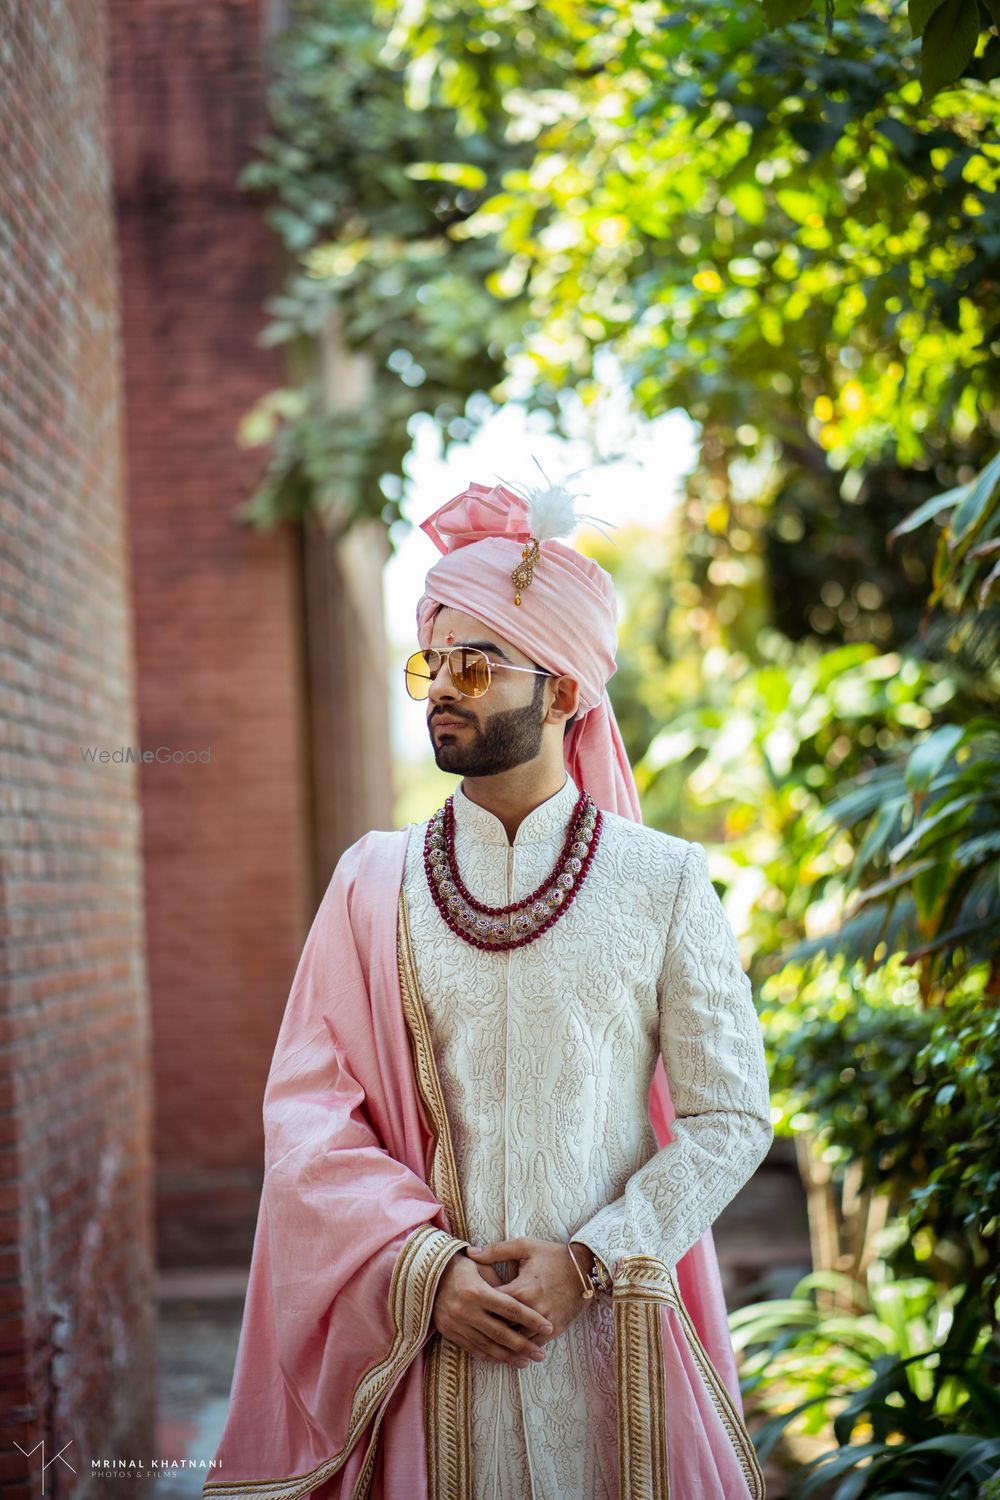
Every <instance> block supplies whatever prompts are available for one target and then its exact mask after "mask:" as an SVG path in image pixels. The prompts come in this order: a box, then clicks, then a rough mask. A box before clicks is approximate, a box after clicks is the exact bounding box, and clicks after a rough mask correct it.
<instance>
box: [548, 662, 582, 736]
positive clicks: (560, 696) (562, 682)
mask: <svg viewBox="0 0 1000 1500" xmlns="http://www.w3.org/2000/svg"><path fill="white" fill-rule="evenodd" d="M549 687H551V688H552V690H553V691H552V701H551V702H550V704H549V707H548V712H547V713H546V715H545V723H546V724H565V723H566V720H567V719H571V718H572V717H573V715H574V714H575V713H576V711H577V709H578V708H579V706H580V684H579V682H578V681H577V679H576V678H575V677H570V676H569V675H568V674H567V673H563V675H562V676H561V677H550V678H549Z"/></svg>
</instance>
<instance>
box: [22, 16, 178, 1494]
mask: <svg viewBox="0 0 1000 1500" xmlns="http://www.w3.org/2000/svg"><path fill="white" fill-rule="evenodd" d="M106 46H107V37H106V30H105V16H104V9H103V5H102V4H101V0H76V3H75V4H74V5H72V6H66V5H65V4H63V3H60V0H2V3H0V597H2V606H0V619H2V625H0V629H2V638H0V818H2V833H0V933H2V942H0V952H2V954H3V957H2V959H0V964H2V969H0V985H2V993H0V1382H2V1393H0V1406H2V1411H3V1420H2V1422H0V1426H2V1428H3V1436H2V1439H0V1490H2V1492H3V1494H4V1495H5V1496H9V1497H20V1496H22V1495H23V1496H24V1497H25V1500H27V1497H28V1496H29V1495H32V1496H36V1495H38V1494H39V1493H40V1485H41V1472H42V1470H41V1465H42V1450H41V1449H37V1451H35V1452H33V1453H32V1455H31V1456H30V1457H27V1456H25V1454H24V1453H21V1452H19V1451H18V1447H17V1446H15V1445H20V1448H22V1449H26V1450H28V1451H29V1452H31V1450H33V1449H36V1445H38V1444H40V1443H42V1442H44V1444H45V1449H44V1458H45V1462H46V1463H48V1464H49V1467H48V1468H47V1470H46V1474H45V1485H44V1490H45V1495H46V1500H53V1497H56V1500H58V1497H60V1496H66V1495H69V1494H70V1492H71V1491H72V1492H73V1494H74V1495H82V1494H85V1493H89V1492H90V1489H91V1486H90V1484H89V1482H88V1477H89V1473H90V1461H91V1457H92V1456H93V1455H97V1454H103V1455H107V1456H109V1457H111V1456H119V1457H129V1456H134V1455H137V1454H148V1452H149V1451H150V1448H151V1442H152V1403H153V1396H154V1391H153V1364H154V1352H155V1347H154V1330H153V1323H152V1318H153V1310H152V1302H151V1291H152V1259H153V1250H152V1234H151V1191H150V1188H151V1184H150V1126H151V1121H150V1111H149V1089H148V1081H149V1040H150V1038H149V1026H148V1015H147V994H146V974H145V967H144V961H143V903H142V866H141V829H140V814H139V802H138V782H137V775H136V768H135V766H134V765H130V764H127V763H115V762H114V761H112V760H110V759H109V760H107V761H106V762H104V763H101V762H100V761H88V760H87V759H85V758H84V754H83V753H82V751H81V747H88V748H93V749H95V750H97V751H100V750H105V751H108V752H110V751H113V750H114V749H116V748H117V747H119V746H122V745H127V744H129V743H132V742H134V739H135V705H134V689H133V680H134V665H133V641H132V626H131V619H130V597H129V593H130V591H129V579H128V563H127V552H126V524H125V516H124V508H123V507H124V502H123V472H122V454H121V439H120V376H119V364H118V342H119V314H118V306H117V281H116V251H115V243H114V226H113V217H112V213H113V204H112V197H111V178H110V166H109V151H108V128H107V118H106V97H105V62H106ZM60 1449H62V1450H63V1453H62V1456H61V1457H59V1458H57V1459H56V1458H55V1455H56V1454H57V1452H58V1451H59V1450H60ZM53 1460H54V1461H53ZM70 1465H72V1468H71V1467H70ZM74 1470H75V1473H74Z"/></svg>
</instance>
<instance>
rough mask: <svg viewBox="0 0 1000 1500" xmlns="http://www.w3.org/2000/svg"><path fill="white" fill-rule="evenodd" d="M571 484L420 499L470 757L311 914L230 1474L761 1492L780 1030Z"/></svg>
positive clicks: (226, 1487) (432, 592) (270, 1151)
mask: <svg viewBox="0 0 1000 1500" xmlns="http://www.w3.org/2000/svg"><path fill="white" fill-rule="evenodd" d="M566 498H567V497H566V496H565V494H562V493H560V492H558V491H556V492H555V493H554V494H553V493H549V494H548V495H545V494H536V495H534V496H531V497H527V498H526V497H523V496H517V495H515V494H514V493H512V492H511V491H510V490H509V489H505V488H504V487H502V486H498V487H496V488H494V489H492V490H490V489H487V488H486V487H484V486H478V485H472V486H470V487H469V489H468V490H467V491H465V492H463V494H462V495H460V496H457V497H456V498H455V499H454V500H453V501H450V502H448V504H447V505H445V506H443V507H442V508H441V509H440V510H439V511H437V512H436V513H435V515H434V516H432V517H431V518H430V519H429V520H428V521H427V522H425V523H424V528H423V529H424V530H425V531H426V532H427V534H428V535H429V536H430V537H431V538H432V540H434V542H435V544H436V545H437V546H438V548H439V550H440V551H441V552H442V553H443V557H442V559H441V560H440V561H439V562H438V563H437V564H436V565H435V567H434V568H432V569H431V570H430V572H429V573H428V575H427V580H426V585H425V593H424V596H423V598H422V599H421V600H420V603H419V604H418V608H417V625H418V643H419V647H420V649H419V651H417V652H415V653H414V654H413V656H412V657H411V658H410V660H409V661H408V663H407V685H408V687H409V690H410V692H411V695H412V696H414V697H416V698H417V699H421V700H426V705H427V707H426V713H427V721H428V731H429V733H430V736H431V739H432V744H433V746H434V754H435V758H436V760H437V764H438V766H439V767H440V768H441V769H442V770H446V771H449V772H452V773H455V774H461V776H462V780H461V781H460V782H459V783H458V784H457V785H456V786H455V788H454V790H453V792H452V794H451V796H450V797H449V798H447V800H446V801H445V803H444V806H443V807H442V808H440V809H439V810H438V812H437V813H436V814H435V815H434V816H433V817H432V818H430V819H428V820H427V821H426V822H424V823H422V824H419V825H411V826H410V827H409V828H407V829H403V830H401V831H400V832H399V833H371V834H368V835H366V836H365V838H363V839H361V840H359V841H358V843H357V844H355V845H353V846H352V848H351V849H350V850H348V851H347V852H346V853H345V855H344V856H343V857H342V858H341V860H340V862H339V863H338V867H337V870H336V872H335V874H334V877H333V879H332V881H331V883H330V887H329V889H328V891H327V894H326V896H325V897H324V900H323V903H322V905H321V908H320V911H319V912H318V914H317V917H316V920H315V922H314V924H313V928H312V930H311V931H310V934H309V938H308V939H307V943H306V947H305V949H304V951H303V956H302V959H301V960H300V964H299V967H298V969H297V971H296V976H295V980H294V981H293V986H292V993H291V995H290V998H289V1003H288V1007H287V1008H286V1012H285V1017H284V1019H283V1022H282V1028H281V1032H280V1033H279V1037H278V1043H277V1046H276V1049H275V1056H274V1060H273V1062H272V1067H271V1071H270V1073H269V1077H268V1084H267V1089H266V1091H265V1099H264V1120H265V1139H266V1157H265V1168H266V1170H265V1181H264V1190H263V1193H262V1199H261V1212H260V1216H259V1219H258V1227H257V1235H256V1237H255V1242H254V1253H253V1260H252V1264H251V1277H250V1285H249V1288H248V1298H247V1308H246V1311H245V1314H244V1325H243V1331H242V1334H241V1341H240V1350H239V1354H238V1358H237V1369H236V1373H235V1375H234V1382H233V1393H232V1398H231V1402H230V1411H229V1416H228V1419H227V1426H226V1431H225V1433H224V1436H223V1440H222V1443H221V1445H220V1449H219V1453H218V1456H217V1460H216V1462H217V1463H218V1464H219V1466H220V1472H219V1474H218V1477H217V1478H213V1479H212V1480H210V1481H209V1482H208V1483H207V1484H206V1486H205V1494H206V1496H213V1495H214V1496H219V1497H222V1496H226V1497H227V1500H230V1497H231V1500H236V1496H237V1495H238V1494H239V1495H243V1494H245V1493H246V1492H247V1491H248V1490H249V1489H252V1490H253V1492H254V1493H255V1495H261V1496H272V1495H273V1496H275V1497H278V1496H283V1497H286V1500H295V1497H297V1496H300V1495H305V1494H314V1495H317V1496H321V1497H323V1500H333V1497H335V1496H336V1497H340V1496H345V1497H346V1496H352V1497H353V1496H360V1495H372V1496H380V1497H385V1500H410V1497H411V1496H416V1497H419V1500H422V1497H423V1496H424V1495H427V1496H440V1497H442V1500H492V1497H494V1496H496V1497H504V1500H521V1497H522V1496H523V1497H530V1496H535V1497H543V1496H544V1497H548V1496H556V1495H558V1496H560V1497H566V1500H598V1497H601V1500H603V1497H609V1496H614V1497H617V1496H622V1497H625V1496H635V1497H638V1496H643V1497H647V1496H648V1497H653V1496H662V1497H664V1500H666V1496H667V1494H668V1490H669V1493H670V1494H671V1495H672V1496H673V1500H745V1497H746V1496H753V1497H759V1496H762V1494H763V1486H762V1481H761V1478H760V1471H759V1468H758V1466H757V1464H756V1460H755V1457H754V1454H753V1449H752V1445H751V1444H750V1442H749V1439H748V1437H747V1434H746V1430H745V1428H744V1426H743V1422H742V1416H741V1413H740V1409H739V1396H738V1387H737V1384H736V1379H735V1368H734V1363H733V1357H732V1349H731V1345H730V1344H729V1340H728V1333H727V1330H726V1323H725V1307H724V1303H723V1300H722V1296H721V1289H720V1286H719V1280H718V1272H717V1267H716V1263H715V1258H714V1251H713V1249H712V1244H711V1236H710V1233H709V1232H708V1226H709V1225H710V1224H711V1223H712V1221H713V1220H714V1219H715V1217H716V1216H717V1215H718V1213H719V1212H720V1211H721V1209H722V1208H723V1207H724V1206H725V1204H726V1203H727V1202H728V1201H729V1200H730V1199H731V1198H732V1196H733V1195H734V1194H735V1192H737V1191H738V1189H739V1188H740V1187H741V1186H742V1184H743V1183H744V1182H745V1181H746V1180H747V1178H748V1177H749V1176H750V1175H751V1173H752V1172H753V1170H754V1169H755V1167H756V1166H757V1165H758V1163H759V1162H760V1160H761V1159H762V1157H763V1155H764V1153H765V1151H766V1150H767V1146H768V1143H769V1141H770V1135H771V1127H770V1123H769V1110H768V1096H767V1080H766V1075H765V1071H764V1062H763V1050H762V1047H761V1041H760V1034H759V1028H758V1025H757V1020H756V1015H755V1012H754V1009H753V1005H752V1001H751V997H750V987H749V983H748V981H747V979H746V976H745V975H744V974H743V971H742V969H741V966H740V963H739V958H738V954H737V950H736V944H735V940H734V938H733V934H732V931H731V929H730V927H729V925H728V922H727V920H726V918H725V915H724V913H723V911H722V907H721V904H720V902H719V899H718V896H717V895H716V893H715V890H714V887H713V886H712V884H711V881H710V879H709V876H708V868H707V861H706V858H705V854H704V850H703V849H702V848H701V846H700V845H698V844H690V843H687V842H685V841H684V840H682V839H678V838H674V837H672V836H671V835H667V834H663V833H659V832H657V831H656V830H653V829H648V828H645V827H644V826H643V825H642V823H641V822H640V821H639V809H638V798H637V794H636V789H635V783H634V780H633V778H632V774H631V769H630V767H629V765H628V761H627V758H626V756H625V753H624V748H623V746H622V742H621V737H620V734H619V732H618V727H617V724H616V722H615V719H614V714H613V711H612V709H611V704H610V700H609V698H608V695H607V691H606V683H607V680H608V679H609V678H610V676H611V675H612V674H613V672H614V671H615V669H616V668H615V659H614V656H615V646H616V629H615V626H616V619H617V604H616V600H615V595H614V590H613V587H612V584H611V580H610V577H609V575H608V574H607V573H606V572H605V571H604V570H603V569H601V568H600V567H599V566H598V565H597V564H596V563H595V562H593V561H592V560H591V559H589V558H587V557H585V556H584V555H583V554H581V553H579V552H577V551H576V550H575V549H573V548H572V547H570V546H568V545H566V544H565V543H563V542H561V541H559V540H558V539H557V534H558V533H560V532H564V531H565V530H566V529H567V522H568V521H569V522H572V521H573V519H574V518H573V514H572V505H571V504H570V505H569V506H567V503H566ZM567 730H568V732H567ZM668 1080H669V1092H668V1088H667V1083H668ZM477 1247H478V1248H477Z"/></svg>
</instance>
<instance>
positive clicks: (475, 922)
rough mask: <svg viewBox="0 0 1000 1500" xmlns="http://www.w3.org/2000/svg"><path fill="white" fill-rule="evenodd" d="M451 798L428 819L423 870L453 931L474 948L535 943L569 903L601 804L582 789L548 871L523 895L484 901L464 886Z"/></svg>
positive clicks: (594, 842)
mask: <svg viewBox="0 0 1000 1500" xmlns="http://www.w3.org/2000/svg"><path fill="white" fill-rule="evenodd" d="M453 802H454V798H453V797H449V798H448V799H447V800H446V802H445V804H444V806H443V807H440V808H438V810H437V812H436V813H435V814H434V816H433V817H432V818H431V819H430V821H429V822H428V824H427V832H426V834H425V836H424V870H425V872H426V875H427V884H428V885H429V887H430V892H431V895H432V896H433V898H434V902H435V904H436V906H437V908H438V911H439V912H440V913H441V915H442V916H443V917H444V919H445V921H446V922H447V924H448V926H449V927H450V928H451V930H452V932H454V933H457V934H458V936H459V937H460V938H462V939H464V941H465V942H467V943H471V944H472V945H473V947H475V948H484V949H488V950H490V951H491V952H500V953H507V952H509V951H510V950H511V949H512V948H522V947H524V945H525V943H533V942H534V941H535V939H536V938H538V937H541V935H542V933H543V932H546V931H548V929H549V928H550V927H551V926H552V925H553V923H554V922H557V921H558V920H559V918H560V917H561V916H562V915H563V913H564V912H565V911H567V910H568V909H569V907H570V906H571V904H572V902H573V898H574V896H575V895H576V893H577V891H578V890H579V889H580V886H581V885H582V884H583V881H584V878H585V876H586V874H587V871H588V870H589V869H590V862H591V860H592V859H593V857H594V854H595V853H596V851H597V846H598V844H599V843H600V841H601V828H602V826H603V817H602V814H601V809H600V808H599V807H598V806H597V803H596V802H595V801H594V799H593V797H592V796H591V795H590V793H589V792H588V791H586V790H584V791H582V792H581V793H580V796H579V798H578V799H577V802H576V805H575V806H574V808H573V818H572V821H571V823H570V828H569V832H568V833H567V835H566V838H565V840H564V842H563V847H562V852H561V853H560V855H559V858H558V859H557V860H556V862H555V865H554V866H553V869H552V871H551V873H550V874H549V875H548V876H547V877H546V878H545V880H543V881H542V883H541V885H540V886H538V887H537V888H536V889H535V890H533V891H532V892H531V894H530V896H525V897H524V899H523V900H521V901H512V902H511V903H510V905H509V906H486V905H485V904H484V903H483V902H481V901H477V900H476V898H475V897H474V896H473V895H471V893H470V892H469V891H468V890H467V889H466V888H465V885H464V884H463V883H462V878H461V876H460V875H459V873H458V861H457V859H456V857H455V810H454V807H453Z"/></svg>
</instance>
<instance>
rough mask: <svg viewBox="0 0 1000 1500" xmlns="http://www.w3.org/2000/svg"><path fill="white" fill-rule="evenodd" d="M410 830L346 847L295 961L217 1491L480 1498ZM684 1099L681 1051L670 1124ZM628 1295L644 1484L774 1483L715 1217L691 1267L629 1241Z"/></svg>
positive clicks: (458, 1226)
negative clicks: (447, 1320) (750, 1409)
mask: <svg viewBox="0 0 1000 1500" xmlns="http://www.w3.org/2000/svg"><path fill="white" fill-rule="evenodd" d="M408 834H409V830H407V829H403V830H401V831H398V832H373V833H369V834H367V835H365V837H364V838H362V839H359V840H358V842H357V843H356V844H354V845H352V846H351V848H350V849H348V850H347V852H346V853H345V854H344V855H343V856H342V858H341V859H340V861H339V863H338V865H337V869H336V871H335V872H334V875H333V878H332V880H331V882H330V885H329V887H328V888H327V891H326V894H325V895H324V898H323V901H322V903H321V905H320V908H319V911H318V912H317V914H316V917H315V920H314V922H313V924H312V927H311V929H310V931H309V935H308V937H307V939H306V943H305V946H304V948H303V951H302V955H301V958H300V960H299V964H298V967H297V969H296V972H295V977H294V979H293V982H292V988H291V993H290V995H289V1000H288V1004H287V1007H286V1009H285V1013H284V1017H283V1020H282V1023H281V1028H280V1030H279V1034H278V1039H277V1043H276V1046H275V1051H274V1056H273V1059H272V1063H271V1068H270V1072H269V1074H268V1079H267V1084H266V1088H265V1092H264V1103H263V1116H264V1136H265V1159H264V1168H265V1169H264V1183H263V1189H262V1193H261V1201H260V1209H259V1213H258V1218H257V1225H256V1231H255V1235H254V1242H253V1252H252V1257H251V1265H250V1277H249V1283H248V1288H247V1298H246V1305H245V1309H244V1315H243V1326H242V1330H241V1335H240V1342H239V1348H238V1352H237V1358H236V1367H235V1372H234V1376H233V1384H232V1391H231V1396H230V1403H229V1410H228V1414H227V1419H226V1424H225V1428H224V1431H223V1435H222V1438H221V1441H220V1444H219V1447H218V1450H217V1453H216V1456H215V1460H214V1466H213V1469H212V1470H211V1477H210V1478H209V1479H208V1480H207V1482H206V1484H205V1486H204V1496H205V1500H237V1497H240V1500H247V1497H259V1500H298V1497H300V1496H306V1495H310V1494H314V1495H315V1496H316V1500H362V1497H371V1500H471V1473H472V1470H471V1462H470V1432H471V1422H470V1411H469V1395H470V1381H469V1364H468V1361H469V1358H470V1356H469V1355H468V1354H467V1352H466V1351H465V1350H463V1349H460V1348H459V1347H458V1346H457V1345H455V1344H452V1343H450V1342H449V1341H446V1340H444V1339H443V1338H441V1336H440V1335H438V1334H437V1333H436V1332H435V1331H434V1330H433V1329H432V1327H431V1321H430V1319H431V1308H432V1306H433V1301H434V1296H435V1293H436V1290H437V1286H438V1282H439V1281H440V1278H441V1275H442V1273H443V1271H444V1269H445V1267H446V1265H447V1264H448V1261H449V1259H450V1258H451V1256H452V1255H453V1254H455V1253H456V1252H457V1251H458V1250H459V1249H460V1248H461V1247H462V1246H464V1245H468V1244H469V1241H468V1239H466V1238H465V1235H466V1223H465V1215H464V1210H463V1205H462V1202H461V1194H460V1191H459V1186H458V1178H457V1174H456V1170H455V1160H454V1154H453V1150H452V1144H451V1139H450V1133H449V1128H448V1121H447V1118H446V1116H445V1111H444V1105H443V1098H442V1092H441V1087H440V1081H439V1079H438V1074H437V1069H436V1065H435V1060H434V1055H433V1051H432V1048H431V1044H430V1032H429V1028H428V1022H427V1015H426V1012H425V1010H424V1006H423V1002H422V999H421V996H420V991H419V986H418V984H417V977H416V969H415V965H414V961H413V954H412V950H411V947H410V937H409V924H408V921H407V912H406V902H405V895H404V892H403V888H402V877H403V870H404V862H405V855H406V844H407V838H408ZM669 1110H670V1107H669V1095H668V1094H667V1092H666V1084H665V1080H664V1079H663V1068H662V1060H661V1062H660V1063H659V1064H658V1081H657V1080H654V1087H653V1090H652V1091H651V1097H650V1119H651V1123H652V1125H653V1128H654V1132H655V1134H656V1136H657V1139H658V1141H659V1143H660V1144H661V1145H662V1144H663V1143H664V1142H665V1141H666V1140H667V1139H668V1138H669V1136H668V1134H667V1132H668V1130H669V1117H670V1113H669ZM613 1308H614V1329H615V1357H616V1363H617V1371H616V1374H617V1388H618V1417H619V1422H618V1427H619V1453H618V1460H619V1475H620V1494H621V1500H667V1497H668V1496H669V1497H672V1500H746V1497H752V1500H761V1497H763V1493H764V1490H763V1483H762V1480H761V1475H760V1469H759V1467H758V1465H757V1462H756V1458H755V1456H754V1452H753V1447H752V1444H751V1443H750V1440H749V1437H748V1435H747V1433H746V1429H745V1427H744V1425H743V1420H742V1414H741V1409H740V1404H739V1392H738V1387H737V1385H736V1374H735V1365H734V1361H733V1354H732V1346H731V1344H730V1340H729V1335H728V1329H727V1325H726V1316H725V1304H724V1300H723V1297H722V1289H721V1285H720V1282H719V1275H718V1267H717V1264H716V1260H715V1254H714V1249H713V1247H712V1241H711V1235H710V1233H706V1234H705V1235H704V1236H703V1237H702V1239H701V1240H699V1241H698V1243H697V1244H696V1245H695V1246H694V1247H693V1248H692V1250H690V1251H689V1252H688V1254H687V1255H685V1256H684V1257H683V1258H682V1260H681V1261H680V1262H679V1264H678V1266H677V1267H676V1268H675V1269H673V1268H670V1267H668V1266H666V1265H665V1264H664V1263H663V1262H662V1261H659V1260H657V1259H655V1257H652V1256H645V1255H636V1256H628V1257H626V1258H625V1259H624V1260H623V1261H622V1262H620V1264H619V1265H618V1266H617V1267H616V1268H615V1290H614V1298H613ZM538 1500H543V1497H538ZM544 1500H550V1497H544ZM566 1500H572V1497H566Z"/></svg>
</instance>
